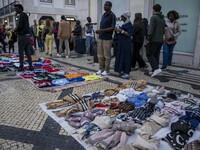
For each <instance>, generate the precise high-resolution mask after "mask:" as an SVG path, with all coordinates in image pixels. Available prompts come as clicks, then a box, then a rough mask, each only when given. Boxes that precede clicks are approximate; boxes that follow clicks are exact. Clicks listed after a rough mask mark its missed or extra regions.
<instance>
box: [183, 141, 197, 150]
mask: <svg viewBox="0 0 200 150" xmlns="http://www.w3.org/2000/svg"><path fill="white" fill-rule="evenodd" d="M183 150H200V140H195V141H192V142H190V143H188V144H186V145H185V147H184V148H183Z"/></svg>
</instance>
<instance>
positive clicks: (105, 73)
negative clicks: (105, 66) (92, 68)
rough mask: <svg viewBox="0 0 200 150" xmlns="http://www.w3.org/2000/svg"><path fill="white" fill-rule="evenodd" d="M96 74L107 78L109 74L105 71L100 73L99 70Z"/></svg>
mask: <svg viewBox="0 0 200 150" xmlns="http://www.w3.org/2000/svg"><path fill="white" fill-rule="evenodd" d="M96 74H97V75H102V76H108V75H109V73H108V72H107V71H101V70H99V71H97V72H96Z"/></svg>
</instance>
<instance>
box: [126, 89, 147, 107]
mask: <svg viewBox="0 0 200 150" xmlns="http://www.w3.org/2000/svg"><path fill="white" fill-rule="evenodd" d="M147 100H148V96H147V94H146V93H143V92H142V93H140V94H139V95H134V97H130V98H128V99H127V101H128V102H130V103H132V104H134V105H135V107H141V106H143V105H144V104H146V103H147Z"/></svg>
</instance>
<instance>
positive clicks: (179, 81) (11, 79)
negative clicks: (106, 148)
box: [0, 52, 200, 150]
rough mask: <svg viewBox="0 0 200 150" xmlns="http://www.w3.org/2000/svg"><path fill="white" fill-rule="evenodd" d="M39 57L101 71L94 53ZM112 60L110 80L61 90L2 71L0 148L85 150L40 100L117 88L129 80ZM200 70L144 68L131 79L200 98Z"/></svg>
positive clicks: (14, 149)
mask: <svg viewBox="0 0 200 150" xmlns="http://www.w3.org/2000/svg"><path fill="white" fill-rule="evenodd" d="M55 55H56V54H55V52H54V53H53V56H55ZM35 56H36V57H45V58H49V59H52V60H53V61H54V62H55V63H59V64H61V65H66V66H68V67H70V66H76V67H80V68H82V69H85V70H89V71H94V72H96V71H97V70H98V64H94V63H93V58H92V57H91V56H87V57H86V56H84V57H83V56H81V55H80V57H79V58H75V55H73V56H74V58H68V59H67V58H55V57H53V58H52V57H49V56H46V55H45V53H44V52H42V53H41V52H36V55H35ZM113 66H114V59H112V63H111V73H110V75H109V76H108V77H109V80H107V81H103V82H100V83H96V84H92V85H87V86H84V87H74V88H70V89H68V90H64V91H62V92H56V93H49V92H42V91H39V90H36V89H35V88H34V87H33V86H32V85H31V84H30V83H29V82H27V81H26V80H22V79H21V78H19V77H17V76H16V75H15V73H14V72H7V73H0V74H1V75H0V105H1V109H0V149H2V150H26V149H27V150H31V149H33V150H64V149H65V150H83V149H84V148H83V147H82V146H81V145H79V144H78V142H77V141H75V140H74V139H73V138H72V137H71V136H69V135H68V133H67V132H65V131H64V129H62V128H61V127H60V125H58V124H57V123H56V122H55V121H54V120H52V119H51V118H50V117H48V116H47V115H46V114H45V113H44V112H43V111H42V110H41V109H40V107H39V106H38V104H39V103H42V102H48V101H53V100H57V99H60V98H62V97H63V96H65V95H67V94H69V93H80V94H86V93H91V92H94V91H99V90H103V89H105V88H112V87H115V86H116V85H117V84H119V83H123V82H126V81H127V80H124V79H121V78H119V77H118V74H117V73H115V72H114V71H113ZM199 74H200V71H199V70H195V69H189V68H183V67H181V68H180V67H174V66H172V67H170V68H169V69H167V70H165V71H163V72H162V73H161V74H160V75H158V76H157V77H155V78H151V77H150V76H147V75H144V73H143V72H141V71H134V72H131V79H144V80H147V82H148V84H149V85H162V86H165V87H166V88H167V89H177V90H180V91H182V93H184V94H187V93H188V92H190V93H192V94H194V96H196V97H198V98H199V97H200V76H199Z"/></svg>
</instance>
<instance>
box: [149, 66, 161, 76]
mask: <svg viewBox="0 0 200 150" xmlns="http://www.w3.org/2000/svg"><path fill="white" fill-rule="evenodd" d="M161 72H162V70H161V69H160V68H158V69H156V70H154V72H153V74H152V75H151V77H154V76H156V75H158V74H159V73H161Z"/></svg>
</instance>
